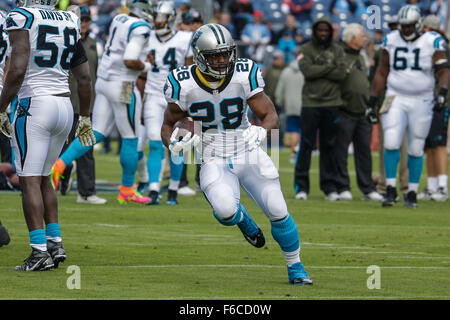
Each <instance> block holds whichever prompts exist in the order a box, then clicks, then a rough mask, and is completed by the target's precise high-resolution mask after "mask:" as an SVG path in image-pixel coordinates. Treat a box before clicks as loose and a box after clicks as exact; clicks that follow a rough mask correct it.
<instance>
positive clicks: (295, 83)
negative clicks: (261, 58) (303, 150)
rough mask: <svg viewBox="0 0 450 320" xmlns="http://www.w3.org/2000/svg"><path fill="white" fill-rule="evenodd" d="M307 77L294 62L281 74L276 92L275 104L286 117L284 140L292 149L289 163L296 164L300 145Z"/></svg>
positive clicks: (296, 61)
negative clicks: (303, 96)
mask: <svg viewBox="0 0 450 320" xmlns="http://www.w3.org/2000/svg"><path fill="white" fill-rule="evenodd" d="M304 84H305V77H304V76H303V73H302V72H301V71H300V67H299V65H298V60H297V59H295V60H294V61H292V62H291V63H290V64H289V65H288V66H287V67H286V68H284V70H283V72H281V75H280V79H279V81H278V85H277V88H276V90H275V102H276V104H277V105H278V106H280V108H281V109H282V110H283V113H284V114H285V116H286V130H285V134H284V136H283V138H284V139H283V140H284V141H286V143H285V145H286V144H288V145H289V146H290V148H291V156H290V159H289V161H290V162H291V163H295V160H296V153H297V151H298V150H296V149H297V148H298V144H299V143H300V133H301V128H300V113H301V109H302V90H303V86H304Z"/></svg>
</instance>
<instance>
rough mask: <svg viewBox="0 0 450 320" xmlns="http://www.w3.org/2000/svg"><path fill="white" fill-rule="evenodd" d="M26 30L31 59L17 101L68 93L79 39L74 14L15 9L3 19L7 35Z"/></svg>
mask: <svg viewBox="0 0 450 320" xmlns="http://www.w3.org/2000/svg"><path fill="white" fill-rule="evenodd" d="M20 29H24V30H28V35H29V41H30V56H29V60H28V68H27V71H26V73H25V78H24V80H23V83H22V87H21V88H20V91H19V98H20V99H22V98H25V97H35V96H43V95H56V94H61V93H66V92H70V90H69V81H68V78H69V69H70V67H71V61H72V57H73V55H74V53H75V51H76V46H77V42H78V40H79V39H80V29H79V19H78V17H77V16H76V15H75V13H73V12H69V11H53V10H45V9H38V8H16V9H14V10H12V11H11V12H10V13H9V14H8V17H7V18H6V31H13V30H20Z"/></svg>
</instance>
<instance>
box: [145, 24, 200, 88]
mask: <svg viewBox="0 0 450 320" xmlns="http://www.w3.org/2000/svg"><path fill="white" fill-rule="evenodd" d="M191 38H192V32H189V31H175V32H174V33H172V34H170V35H169V37H168V38H167V39H166V40H165V41H164V40H163V39H161V38H160V37H159V36H158V35H157V34H156V32H154V31H152V32H151V34H150V40H149V42H148V45H147V47H146V49H145V52H146V53H150V54H152V55H153V57H154V59H155V62H154V64H153V65H152V68H151V69H150V70H148V71H147V82H146V84H145V92H146V93H147V94H151V95H163V92H162V91H161V88H163V87H164V84H165V83H166V79H167V75H168V74H169V72H170V71H172V70H174V69H176V68H178V67H180V66H183V65H184V62H185V59H186V57H192V49H191V46H190V41H191Z"/></svg>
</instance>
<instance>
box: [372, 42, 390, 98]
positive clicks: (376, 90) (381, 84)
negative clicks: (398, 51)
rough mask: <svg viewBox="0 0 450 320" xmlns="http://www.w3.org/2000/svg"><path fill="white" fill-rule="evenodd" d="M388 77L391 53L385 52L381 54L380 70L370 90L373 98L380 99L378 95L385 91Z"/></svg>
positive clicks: (376, 73)
mask: <svg viewBox="0 0 450 320" xmlns="http://www.w3.org/2000/svg"><path fill="white" fill-rule="evenodd" d="M388 75H389V53H388V52H387V51H386V50H383V51H382V52H381V58H380V64H379V65H378V69H377V71H376V72H375V76H374V78H373V84H372V88H371V90H370V95H371V97H378V95H379V94H380V93H381V92H382V91H383V90H384V88H385V87H386V81H387V77H388Z"/></svg>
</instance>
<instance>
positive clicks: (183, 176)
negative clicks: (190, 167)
mask: <svg viewBox="0 0 450 320" xmlns="http://www.w3.org/2000/svg"><path fill="white" fill-rule="evenodd" d="M195 182H196V183H197V184H198V185H200V164H197V165H196V172H195ZM188 185H189V180H188V179H187V164H184V165H183V173H182V174H181V179H180V186H179V188H183V187H186V186H188Z"/></svg>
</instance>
